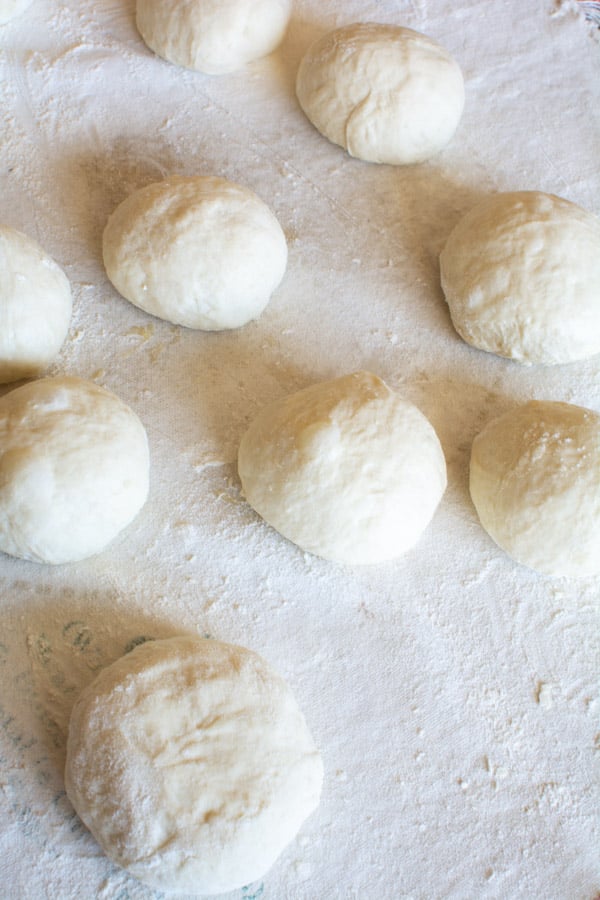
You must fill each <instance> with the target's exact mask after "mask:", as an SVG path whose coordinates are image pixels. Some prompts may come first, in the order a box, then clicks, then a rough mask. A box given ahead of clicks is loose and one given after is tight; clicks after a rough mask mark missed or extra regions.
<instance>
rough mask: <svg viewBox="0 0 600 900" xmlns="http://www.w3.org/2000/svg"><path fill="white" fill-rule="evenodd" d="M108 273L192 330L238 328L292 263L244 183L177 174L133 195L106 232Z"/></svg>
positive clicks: (275, 227)
mask: <svg viewBox="0 0 600 900" xmlns="http://www.w3.org/2000/svg"><path fill="white" fill-rule="evenodd" d="M103 255H104V265H105V268H106V272H107V275H108V277H109V278H110V280H111V281H112V283H113V285H114V286H115V288H116V289H117V290H118V291H119V293H120V294H122V295H123V297H125V298H126V299H127V300H129V301H131V303H133V304H134V305H135V306H138V307H139V308H140V309H143V310H145V311H146V312H148V313H151V314H152V315H154V316H158V317H159V318H161V319H166V320H167V321H168V322H173V323H174V324H176V325H185V326H187V327H188V328H199V329H203V330H207V331H213V330H221V329H227V328H238V327H240V326H241V325H245V324H246V323H247V322H249V321H250V320H251V319H255V318H256V317H257V316H259V315H260V313H261V312H262V311H263V309H264V308H265V306H266V305H267V303H268V302H269V298H270V296H271V294H272V293H273V291H274V290H275V288H276V287H277V286H278V284H279V283H280V281H281V279H282V278H283V275H284V273H285V269H286V265H287V244H286V240H285V236H284V234H283V231H282V229H281V226H280V225H279V222H278V221H277V219H276V218H275V216H274V214H273V213H272V212H271V210H270V209H269V207H268V206H267V205H266V204H265V203H263V201H262V200H260V199H259V198H258V197H257V196H256V194H254V193H253V192H252V191H250V190H248V189H247V188H245V187H241V186H240V185H238V184H233V183H232V182H230V181H226V180H225V179H224V178H214V177H210V176H195V177H188V178H186V177H182V176H172V177H170V178H166V179H165V180H164V181H159V182H156V183H154V184H150V185H148V186H146V187H144V188H141V189H140V190H138V191H135V192H134V193H133V194H131V195H130V196H129V197H128V198H127V199H126V200H124V201H123V203H121V204H120V206H118V207H117V209H116V210H115V211H114V212H113V214H112V215H111V216H110V218H109V220H108V223H107V225H106V227H105V229H104V237H103Z"/></svg>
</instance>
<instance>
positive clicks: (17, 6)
mask: <svg viewBox="0 0 600 900" xmlns="http://www.w3.org/2000/svg"><path fill="white" fill-rule="evenodd" d="M30 5H31V0H0V25H5V24H6V23H7V22H10V20H11V19H14V18H16V17H17V16H20V15H21V13H24V12H25V10H26V9H27V7H28V6H30Z"/></svg>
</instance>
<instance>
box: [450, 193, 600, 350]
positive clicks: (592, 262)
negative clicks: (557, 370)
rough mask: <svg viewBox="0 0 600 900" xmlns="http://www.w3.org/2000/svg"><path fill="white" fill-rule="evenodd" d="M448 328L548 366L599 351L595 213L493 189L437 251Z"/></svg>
mask: <svg viewBox="0 0 600 900" xmlns="http://www.w3.org/2000/svg"><path fill="white" fill-rule="evenodd" d="M440 265H441V278H442V287H443V290H444V294H445V295H446V300H447V302H448V305H449V307H450V314H451V316H452V321H453V323H454V327H455V328H456V330H457V331H458V333H459V334H460V336H461V337H462V338H463V339H464V340H465V341H466V342H467V343H469V344H472V345H473V346H474V347H479V348H480V349H481V350H487V351H488V352H490V353H497V354H498V355H499V356H505V357H509V358H510V359H514V360H517V361H518V362H520V363H524V364H531V363H543V364H545V365H553V364H556V363H568V362H571V361H573V360H577V359H584V358H585V357H588V356H593V355H594V354H596V353H600V219H598V218H596V216H594V215H593V214H592V213H590V212H587V211H586V210H584V209H581V207H579V206H577V205H576V204H574V203H570V202H569V201H568V200H563V199H562V198H560V197H555V196H554V195H552V194H544V193H542V192H540V191H517V192H511V193H500V194H495V195H493V196H492V197H489V198H488V199H486V200H484V201H483V202H482V203H480V204H478V205H477V206H476V207H475V208H474V209H472V210H471V211H470V212H469V213H467V215H466V216H465V217H464V218H463V219H462V220H461V221H460V222H459V224H458V225H457V226H456V228H455V229H454V231H453V232H452V233H451V235H450V237H449V239H448V241H447V243H446V246H445V247H444V250H443V252H442V254H441V257H440Z"/></svg>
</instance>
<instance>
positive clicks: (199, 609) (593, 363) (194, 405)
mask: <svg viewBox="0 0 600 900" xmlns="http://www.w3.org/2000/svg"><path fill="white" fill-rule="evenodd" d="M557 8H558V7H557V5H556V4H555V3H554V2H552V0H547V2H543V3H540V4H522V3H518V2H517V0H508V2H505V3H501V4H500V3H494V4H492V3H487V4H483V3H479V2H475V0H458V2H455V3H449V2H442V3H434V2H428V0H406V2H392V0H385V2H375V0H366V2H363V3H359V2H358V0H345V2H343V3H342V2H341V0H337V2H334V0H332V2H331V3H329V4H323V3H319V2H317V0H298V2H296V4H295V12H294V15H293V18H292V22H291V25H290V29H289V32H288V36H287V38H286V39H285V41H284V43H283V45H282V47H281V48H280V50H279V51H277V52H276V53H275V54H273V55H272V56H270V57H268V58H266V59H264V60H261V61H259V62H256V63H253V64H251V65H250V66H248V67H247V68H246V69H245V70H244V71H242V72H239V73H234V74H232V75H227V76H221V77H218V78H217V77H213V78H211V77H208V76H202V75H199V74H197V73H193V72H187V71H184V70H183V69H178V68H177V67H175V66H172V65H170V64H168V63H166V62H164V61H162V60H159V59H158V58H156V57H154V56H153V55H152V54H151V53H150V52H149V51H148V49H147V48H146V47H145V45H144V44H143V42H142V40H141V38H140V37H139V35H138V34H137V32H136V29H135V25H134V4H133V2H132V0H98V2H95V3H93V2H91V0H79V2H77V0H64V2H58V3H52V2H50V0H34V2H33V4H32V6H31V7H30V8H29V10H28V12H27V13H26V14H25V15H24V16H23V17H21V18H19V19H15V20H14V21H13V22H11V23H9V24H8V25H6V26H3V27H2V28H1V29H0V66H1V73H2V84H3V102H2V104H1V105H0V123H1V128H0V188H1V192H2V194H1V195H2V210H3V212H2V219H3V221H4V222H6V223H7V224H9V225H12V226H14V227H17V228H19V229H20V230H22V231H25V232H27V233H28V234H30V235H31V236H32V237H33V238H35V239H36V240H38V241H39V242H40V243H41V244H42V246H43V247H44V248H45V249H46V250H47V251H48V252H49V253H51V254H52V255H53V256H54V257H55V258H56V259H57V261H58V262H59V263H60V265H61V266H63V267H64V269H65V271H66V272H67V274H68V276H69V278H70V279H71V282H72V286H73V291H74V300H75V310H74V317H73V322H72V326H71V330H70V334H69V338H68V339H67V342H66V344H65V345H64V347H63V350H62V352H61V355H60V356H59V358H58V359H57V360H56V363H55V364H54V365H53V367H52V370H51V371H52V373H55V374H58V373H63V372H65V373H69V374H76V375H79V376H81V377H84V378H91V379H93V380H95V381H97V382H98V383H100V384H102V385H104V386H106V387H107V388H109V389H110V390H113V391H115V392H116V393H117V394H118V395H119V396H121V397H122V398H123V400H125V402H127V403H128V404H130V405H131V406H132V407H133V409H134V410H135V411H136V412H137V414H138V415H139V416H140V418H141V419H142V421H143V422H144V424H145V425H146V428H147V430H148V435H149V440H150V448H151V456H152V473H151V492H150V498H149V501H148V503H147V505H146V507H145V508H144V510H143V511H142V513H141V515H140V516H139V517H138V519H137V520H136V521H135V522H134V524H133V525H132V526H131V527H130V528H128V529H127V530H126V531H125V532H124V533H123V534H122V535H120V536H119V537H118V539H117V540H116V541H115V542H114V544H113V545H112V546H111V548H110V549H109V550H107V551H106V552H105V553H103V554H101V555H100V556H98V557H96V558H94V559H91V560H88V561H86V562H83V563H78V564H76V565H71V566H65V567H59V568H47V567H42V566H36V565H34V564H30V563H25V562H21V561H19V560H16V559H10V558H8V557H3V558H2V559H0V668H1V671H2V679H3V680H2V684H3V690H2V696H1V699H0V758H1V760H2V763H1V768H0V821H1V822H2V825H1V827H0V884H2V889H1V891H0V893H2V895H3V896H5V897H7V898H8V900H17V898H18V900H38V898H56V900H59V898H60V900H65V898H78V900H79V898H102V900H116V898H119V900H124V898H127V897H129V898H135V900H142V898H144V900H149V898H151V897H153V896H155V895H154V894H153V893H152V891H150V890H148V889H146V888H144V887H142V886H141V885H139V884H137V883H136V882H135V881H134V880H133V879H131V878H128V877H126V876H125V875H124V873H122V872H120V871H118V870H117V869H116V868H114V867H113V866H112V865H110V864H109V863H108V862H107V861H106V860H105V858H104V857H103V856H102V854H101V852H100V851H99V849H98V847H97V846H96V844H95V843H94V841H93V840H92V838H91V837H90V836H89V835H88V834H87V832H86V831H85V829H84V828H83V826H82V825H80V824H79V822H78V820H77V819H76V818H75V816H74V814H73V812H72V809H71V808H70V806H69V804H68V802H67V800H66V798H65V795H64V789H63V781H62V765H63V761H64V742H65V734H66V728H67V723H68V716H69V711H70V708H71V705H72V702H73V700H74V697H75V696H76V694H77V692H78V691H79V690H80V689H81V688H82V687H83V686H84V685H85V684H87V683H88V682H89V681H90V679H91V678H92V677H93V676H94V673H95V672H96V671H97V670H98V669H99V668H100V667H101V666H103V665H105V664H107V663H108V662H110V661H112V660H113V659H115V658H117V657H118V656H120V655H121V654H122V653H123V652H124V651H125V650H126V649H127V648H128V647H129V646H131V645H132V643H134V642H136V641H139V640H143V639H146V638H148V637H162V636H168V635H173V634H177V633H180V632H192V633H197V634H204V635H212V636H214V637H217V638H220V639H222V640H225V641H231V642H235V643H239V644H242V645H245V646H248V647H250V648H251V649H254V650H256V651H257V652H259V653H260V654H261V655H263V656H264V657H265V658H266V659H267V660H268V661H269V662H270V663H271V664H272V665H273V666H274V667H275V668H276V669H278V670H279V671H280V672H281V674H282V675H283V676H284V677H285V678H286V680H287V681H288V682H289V684H290V686H291V688H292V690H293V692H294V694H295V695H296V697H297V699H298V702H299V704H300V706H301V708H302V709H303V712H304V713H305V715H306V719H307V721H308V725H309V728H310V730H311V732H312V733H313V736H314V738H315V741H316V742H317V744H318V746H319V747H320V749H321V751H322V753H323V757H324V760H325V767H326V776H325V789H324V793H323V798H322V802H321V805H320V807H319V809H318V810H317V812H316V813H315V814H314V815H313V816H312V817H311V818H310V819H309V820H308V822H307V823H306V825H305V827H304V828H303V830H302V832H301V834H300V837H299V839H298V841H296V842H295V843H294V844H293V845H292V846H291V847H290V848H289V849H288V851H287V852H286V853H285V854H284V855H283V857H282V858H281V859H280V861H279V862H278V863H277V865H276V866H275V868H274V869H273V870H272V872H271V873H269V875H268V876H267V877H266V878H265V879H264V882H260V883H259V884H255V885H250V886H248V888H246V889H244V890H243V891H238V892H236V893H235V894H234V895H232V897H233V898H234V900H242V898H245V900H251V898H258V897H261V898H263V900H315V898H323V900H325V898H327V900H329V898H340V900H349V898H356V900H358V898H361V900H362V898H368V900H399V898H402V900H409V898H410V900H446V898H453V900H467V898H468V900H470V898H475V897H476V898H485V900H492V898H498V900H506V898H511V900H531V898H538V897H544V898H552V900H594V898H597V896H598V894H599V893H600V854H599V853H598V847H600V823H599V820H598V808H599V800H600V796H599V795H600V790H599V784H600V777H599V776H600V771H599V765H598V759H599V757H600V754H599V748H598V733H599V731H600V726H599V724H598V722H599V713H600V704H599V700H598V671H599V664H600V638H599V634H600V629H599V624H600V623H599V608H600V603H599V599H600V598H599V593H600V581H599V580H598V579H583V580H581V581H577V582H573V581H569V580H567V579H550V578H543V577H541V576H538V575H536V574H535V573H533V572H531V571H529V570H527V569H525V568H522V567H519V566H517V565H515V564H514V563H512V562H511V561H510V559H509V558H508V557H507V556H506V555H505V554H503V553H502V551H500V550H499V549H498V548H497V547H496V546H495V545H494V544H493V543H492V542H491V540H490V539H489V538H488V537H487V535H486V534H485V533H484V531H483V529H482V528H481V526H480V525H479V523H478V521H477V517H476V514H475V511H474V508H473V506H472V504H471V502H470V499H469V495H468V486H467V466H468V458H469V450H470V443H471V440H472V438H473V436H474V435H475V434H476V433H477V432H478V431H479V430H480V428H481V427H482V425H483V424H484V423H485V422H486V421H487V420H488V419H489V418H490V417H491V416H494V415H496V414H497V413H499V412H502V411H504V410H505V409H508V408H510V407H511V406H512V405H513V404H515V403H516V402H520V401H522V400H525V399H529V398H540V399H542V398H543V399H553V400H566V401H568V402H572V403H578V404H581V405H583V406H589V407H591V408H593V409H596V410H600V360H599V358H593V359H591V360H586V361H584V362H581V363H575V364H572V365H569V366H560V367H555V368H549V369H538V368H531V369H523V368H521V367H520V366H518V365H516V364H514V363H512V362H510V361H507V360H501V359H499V358H496V357H493V356H490V355H487V354H485V353H482V352H479V351H477V350H474V349H472V348H470V347H467V346H466V345H465V344H464V343H463V342H462V341H461V340H460V339H459V338H458V336H457V335H456V333H455V332H454V330H453V328H452V326H451V323H450V318H449V315H448V310H447V307H446V305H445V303H444V300H443V296H442V293H441V289H440V287H439V272H438V265H437V256H438V253H439V251H440V249H441V247H442V246H443V244H444V241H445V239H446V237H447V235H448V234H449V232H450V230H451V228H452V227H453V225H454V224H455V223H456V222H457V221H458V218H459V217H460V216H461V214H462V213H463V212H465V211H466V210H467V209H469V208H470V207H471V206H472V204H473V203H474V202H475V201H476V200H477V199H478V198H479V197H481V196H482V195H484V194H486V193H488V192H490V191H495V190H519V189H527V188H535V189H538V190H543V191H549V192H553V193H557V194H560V195H562V196H565V197H566V198H567V199H569V200H572V201H574V202H576V203H579V204H580V205H582V206H584V207H586V208H588V209H590V210H591V211H593V212H595V213H596V214H600V178H599V175H598V146H599V141H600V55H599V53H598V45H597V43H596V42H595V41H594V40H592V38H591V35H590V29H589V26H588V25H587V24H586V23H585V22H584V21H583V17H582V16H581V15H579V14H578V13H577V10H576V4H575V3H570V4H568V5H567V4H565V3H562V4H560V8H559V10H560V15H556V11H557ZM356 20H362V21H368V20H372V21H374V20H379V21H382V22H394V23H398V24H403V25H407V26H409V27H412V28H416V29H418V30H421V31H424V32H426V33H428V34H429V35H431V36H432V37H433V38H435V39H436V40H438V41H440V42H441V43H442V44H444V45H445V46H446V47H447V48H448V49H449V50H450V52H451V53H452V54H453V55H454V56H455V58H456V59H457V60H458V61H459V63H460V64H461V66H462V68H463V71H464V74H465V79H466V89H467V103H466V108H465V113H464V116H463V120H462V122H461V124H460V126H459V129H458V132H457V135H456V137H455V139H454V140H453V142H452V143H451V144H450V146H449V147H448V148H447V149H446V150H445V151H444V152H443V153H442V154H441V155H440V156H439V157H436V158H434V159H432V160H431V161H430V162H428V163H426V164H423V165H420V166H414V167H408V168H393V167H388V166H376V165H370V164H367V163H363V162H360V161H358V160H353V159H351V158H350V157H348V156H347V155H346V154H345V153H344V152H343V151H342V150H341V149H340V148H338V147H335V146H333V145H332V144H329V143H328V142H327V141H326V140H325V139H323V138H322V137H321V136H320V135H319V134H318V133H317V132H316V131H315V130H314V129H313V128H312V126H311V125H310V124H309V123H308V122H307V120H306V119H305V118H304V116H303V115H302V113H301V111H300V109H299V107H298V104H297V102H296V100H295V97H294V78H295V72H296V69H297V66H298V62H299V60H300V58H301V56H302V54H303V53H304V51H305V50H306V48H307V46H308V44H309V43H310V41H311V40H312V39H313V38H315V37H316V36H317V35H320V34H322V33H323V32H324V31H326V30H327V29H329V28H333V27H336V26H339V25H342V24H346V23H349V22H352V21H356ZM167 174H184V175H191V174H215V175H219V176H222V177H225V178H228V179H231V180H233V181H237V182H240V183H242V184H245V185H246V186H248V187H249V188H250V189H252V190H254V191H255V192H256V193H257V194H258V195H259V196H260V197H261V198H262V199H263V200H264V201H265V202H266V203H268V204H269V206H271V208H272V209H273V210H274V212H275V213H276V215H277V217H278V219H279V221H280V222H281V224H282V226H283V228H284V230H285V233H286V236H287V239H288V244H289V265H288V270H287V273H286V275H285V278H284V281H283V282H282V284H281V286H280V288H279V289H278V290H277V292H276V293H275V295H274V296H273V298H272V300H271V302H270V304H269V306H268V307H267V309H266V310H265V312H264V313H263V315H262V316H261V318H260V319H259V320H258V321H256V322H254V323H251V324H250V325H248V326H245V327H244V328H242V329H240V330H238V331H235V332H230V333H222V334H214V333H213V334H207V333H201V332H192V331H187V330H185V329H182V328H177V327H175V326H172V325H169V324H168V323H165V322H161V321H159V320H157V319H152V318H150V317H149V316H147V315H146V314H144V313H143V312H141V311H140V310H137V309H135V308H134V307H133V306H131V305H130V304H128V303H127V302H126V301H124V300H123V299H122V298H120V297H119V296H118V295H117V294H116V293H115V292H114V290H113V289H112V288H111V286H110V284H109V283H108V280H107V279H106V277H105V275H104V272H103V269H102V264H101V234H102V229H103V227H104V224H105V221H106V219H107V217H108V215H109V214H110V212H111V211H112V210H113V209H114V207H115V206H116V205H117V204H118V203H119V202H120V201H121V200H122V199H123V198H124V197H125V196H127V195H128V194H129V193H130V192H131V191H133V190H134V189H135V188H137V187H141V186H143V185H145V184H148V183H150V182H152V181H155V180H158V179H160V178H162V177H164V176H166V175H167ZM361 368H365V369H369V370H371V371H373V372H375V373H376V374H378V375H379V376H380V377H382V378H383V379H384V380H386V381H387V382H388V383H389V384H390V386H391V387H393V388H394V389H395V390H398V391H399V392H401V393H403V394H404V395H405V396H406V397H407V398H408V399H410V400H411V401H413V402H415V403H417V405H418V406H419V407H420V408H421V409H422V411H423V412H424V413H425V414H426V415H427V416H428V417H429V418H430V420H431V421H432V423H433V425H434V426H435V428H436V430H437V431H438V434H439V437H440V440H441V441H442V444H443V447H444V450H445V453H446V457H447V462H448V474H449V487H448V490H447V492H446V495H445V497H444V499H443V501H442V504H441V506H440V508H439V510H438V513H437V514H436V516H435V518H434V520H433V522H432V524H431V525H430V527H429V528H428V529H427V531H426V533H425V534H424V536H423V538H422V540H421V541H420V543H419V544H418V545H417V547H416V548H415V549H414V551H412V552H410V553H409V554H407V555H406V556H405V557H404V558H402V559H400V560H398V561H397V562H395V563H392V564H386V565H382V566H377V567H374V568H359V569H355V570H353V569H350V568H343V567H339V566H335V565H333V564H331V563H327V562H325V561H323V560H319V559H317V558H315V557H309V556H307V555H305V554H303V553H302V552H301V551H300V550H299V549H298V548H296V547H294V546H293V545H291V544H289V543H287V542H286V541H285V540H283V539H282V538H281V537H280V536H279V535H278V534H276V533H275V532H274V531H272V530H270V529H269V528H268V526H266V525H265V524H264V523H263V522H261V521H260V520H259V519H258V517H257V516H256V515H255V514H254V513H253V512H252V510H251V509H250V508H249V507H248V505H247V504H246V503H245V502H244V501H243V498H242V497H241V494H240V486H239V481H238V478H237V472H236V466H235V459H236V453H237V446H238V442H239V438H240V436H241V434H242V433H243V431H244V430H245V427H246V425H247V423H248V422H249V420H250V418H251V417H252V416H253V415H254V413H255V412H256V411H257V410H258V409H259V408H260V407H261V406H262V405H263V404H264V403H266V402H268V401H270V400H272V399H274V398H276V397H281V396H284V395H285V394H287V393H289V392H291V391H294V390H297V389H299V388H301V387H304V386H306V385H308V384H310V383H312V382H315V381H318V380H320V379H325V378H330V377H335V376H337V375H341V374H344V373H346V372H350V371H353V370H357V369H361ZM8 389H9V388H8V386H7V387H5V388H3V390H8Z"/></svg>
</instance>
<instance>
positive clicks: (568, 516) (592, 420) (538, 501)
mask: <svg viewBox="0 0 600 900" xmlns="http://www.w3.org/2000/svg"><path fill="white" fill-rule="evenodd" d="M470 490H471V497H472V498H473V503H474V504H475V508H476V509H477V513H478V515H479V518H480V520H481V524H482V525H483V527H484V528H485V530H486V531H487V532H488V533H489V534H490V535H491V537H492V538H493V539H494V540H495V541H496V543H497V544H499V545H500V547H502V548H503V550H505V551H506V552H507V553H508V554H509V555H510V556H512V557H513V558H514V559H516V560H517V561H518V562H520V563H523V564H524V565H526V566H529V567H530V568H532V569H535V570H536V571H538V572H543V573H545V574H548V575H595V574H598V573H600V416H599V415H598V414H597V413H595V412H593V411H592V410H589V409H584V408H582V407H581V406H573V405H571V404H569V403H558V402H540V401H532V402H530V403H526V404H525V405H524V406H521V407H519V408H518V409H516V410H513V411H511V412H508V413H506V414H505V415H503V416H500V417H499V418H497V419H494V420H493V421H492V422H490V423H489V424H488V425H487V426H486V427H485V428H484V429H483V431H482V432H481V433H480V434H479V435H478V436H477V437H476V438H475V440H474V442H473V448H472V452H471V474H470Z"/></svg>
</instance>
